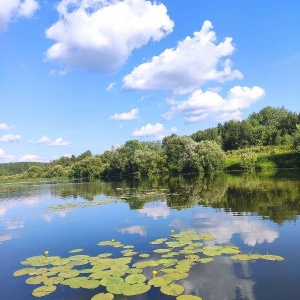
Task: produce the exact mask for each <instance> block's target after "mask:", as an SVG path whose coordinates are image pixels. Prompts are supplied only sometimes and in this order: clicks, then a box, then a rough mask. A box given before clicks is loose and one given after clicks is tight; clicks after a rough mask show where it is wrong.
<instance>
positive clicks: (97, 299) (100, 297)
mask: <svg viewBox="0 0 300 300" xmlns="http://www.w3.org/2000/svg"><path fill="white" fill-rule="evenodd" d="M113 299H114V295H113V294H111V293H99V294H97V295H95V296H94V297H93V298H92V299H91V300H113Z"/></svg>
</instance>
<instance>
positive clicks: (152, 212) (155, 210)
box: [139, 201, 170, 220]
mask: <svg viewBox="0 0 300 300" xmlns="http://www.w3.org/2000/svg"><path fill="white" fill-rule="evenodd" d="M139 214H140V215H146V216H147V217H151V218H153V219H154V220H157V219H158V218H159V217H162V218H167V217H168V216H169V215H170V208H169V207H168V206H167V203H166V202H165V201H164V202H151V203H147V204H145V206H144V207H143V208H142V209H139Z"/></svg>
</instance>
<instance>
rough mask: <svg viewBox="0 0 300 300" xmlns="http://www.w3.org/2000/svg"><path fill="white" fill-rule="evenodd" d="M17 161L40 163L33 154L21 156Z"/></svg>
mask: <svg viewBox="0 0 300 300" xmlns="http://www.w3.org/2000/svg"><path fill="white" fill-rule="evenodd" d="M18 161H30V162H33V161H34V162H40V161H42V160H41V159H40V158H39V157H38V156H37V155H34V154H25V155H23V156H21V157H20V158H19V159H18Z"/></svg>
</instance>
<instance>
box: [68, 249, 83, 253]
mask: <svg viewBox="0 0 300 300" xmlns="http://www.w3.org/2000/svg"><path fill="white" fill-rule="evenodd" d="M83 250H84V249H81V248H80V249H73V250H70V251H69V253H78V252H82V251H83Z"/></svg>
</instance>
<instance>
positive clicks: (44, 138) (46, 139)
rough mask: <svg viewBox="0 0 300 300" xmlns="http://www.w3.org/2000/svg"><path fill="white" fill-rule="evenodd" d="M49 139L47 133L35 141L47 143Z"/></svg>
mask: <svg viewBox="0 0 300 300" xmlns="http://www.w3.org/2000/svg"><path fill="white" fill-rule="evenodd" d="M50 141H51V139H50V138H49V137H48V136H47V135H43V136H42V137H41V138H39V139H38V140H37V141H36V143H37V144H46V143H49V142H50Z"/></svg>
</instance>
